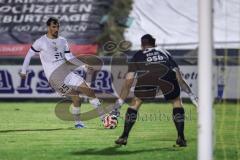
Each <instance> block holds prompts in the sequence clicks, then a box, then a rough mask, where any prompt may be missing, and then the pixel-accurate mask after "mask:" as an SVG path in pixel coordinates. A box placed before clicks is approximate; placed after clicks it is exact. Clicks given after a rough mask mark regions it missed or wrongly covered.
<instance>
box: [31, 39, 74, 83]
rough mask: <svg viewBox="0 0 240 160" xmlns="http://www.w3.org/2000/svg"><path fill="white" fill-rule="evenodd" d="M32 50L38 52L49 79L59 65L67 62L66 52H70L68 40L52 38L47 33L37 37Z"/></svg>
mask: <svg viewBox="0 0 240 160" xmlns="http://www.w3.org/2000/svg"><path fill="white" fill-rule="evenodd" d="M31 50H32V51H34V52H35V53H38V54H39V56H40V59H41V63H42V66H43V70H44V72H45V75H46V77H47V79H48V80H49V77H50V76H51V74H52V73H53V71H54V70H56V69H57V68H58V67H59V66H61V65H62V64H63V63H65V62H66V61H67V60H66V59H65V54H67V53H70V50H69V47H68V43H67V40H66V39H65V38H63V37H60V36H59V37H58V38H56V39H50V38H48V37H47V35H43V36H41V37H40V38H39V39H37V40H36V41H35V42H34V43H33V45H32V47H31Z"/></svg>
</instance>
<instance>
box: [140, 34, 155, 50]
mask: <svg viewBox="0 0 240 160" xmlns="http://www.w3.org/2000/svg"><path fill="white" fill-rule="evenodd" d="M155 42H156V39H155V38H153V36H152V35H150V34H145V35H143V36H142V37H141V43H142V46H146V45H151V46H154V47H155Z"/></svg>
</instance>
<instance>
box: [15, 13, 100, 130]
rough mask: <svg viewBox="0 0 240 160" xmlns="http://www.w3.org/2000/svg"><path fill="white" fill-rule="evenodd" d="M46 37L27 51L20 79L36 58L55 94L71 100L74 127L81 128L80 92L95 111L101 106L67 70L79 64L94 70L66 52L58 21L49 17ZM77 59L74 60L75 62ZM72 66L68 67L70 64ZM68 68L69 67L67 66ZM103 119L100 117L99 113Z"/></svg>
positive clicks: (82, 80) (82, 126)
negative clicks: (31, 61) (38, 59)
mask: <svg viewBox="0 0 240 160" xmlns="http://www.w3.org/2000/svg"><path fill="white" fill-rule="evenodd" d="M47 28H48V31H47V34H45V35H43V36H41V37H40V38H39V39H37V40H36V41H35V42H34V43H33V44H32V46H31V48H30V49H29V51H28V53H27V55H26V57H25V59H24V62H23V66H22V69H21V71H20V73H19V74H20V77H21V78H23V79H25V78H26V75H27V68H28V66H29V63H30V60H31V58H32V57H33V56H34V55H39V56H40V59H41V63H42V66H43V69H44V73H45V75H46V78H47V79H48V81H49V83H50V85H51V86H52V87H53V88H54V89H55V90H56V92H58V93H60V94H62V95H68V96H70V97H71V99H72V105H71V113H72V114H73V117H74V120H75V127H76V128H84V127H85V126H84V124H83V122H82V121H81V120H80V116H79V115H80V105H81V104H80V98H79V93H83V94H85V95H86V96H88V97H89V99H90V100H89V102H90V103H91V104H92V105H93V107H94V108H98V107H100V105H101V103H100V101H99V99H98V98H97V97H96V96H95V93H94V92H93V90H92V89H91V88H90V87H89V86H88V85H87V84H86V82H85V80H84V79H83V78H82V77H81V76H80V75H78V74H75V73H74V72H72V71H70V70H69V68H70V69H71V68H74V67H71V66H74V65H75V68H77V67H76V65H77V66H79V65H82V66H85V69H86V68H87V69H88V70H92V69H93V68H92V67H90V66H88V65H86V64H85V65H84V63H81V61H79V60H78V59H77V58H76V57H75V56H74V55H73V54H72V53H71V52H70V50H69V47H68V43H67V41H66V39H65V38H63V37H61V36H58V31H59V21H58V19H56V18H54V17H51V18H49V19H48V21H47ZM76 60H77V61H76ZM68 62H70V63H73V64H74V65H69V63H68ZM69 66H70V67H69ZM100 116H101V119H103V116H104V115H103V114H100Z"/></svg>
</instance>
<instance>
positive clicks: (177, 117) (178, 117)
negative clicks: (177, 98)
mask: <svg viewBox="0 0 240 160" xmlns="http://www.w3.org/2000/svg"><path fill="white" fill-rule="evenodd" d="M184 119H185V117H184V108H173V121H174V123H175V126H176V129H177V132H178V137H180V138H182V139H184V140H185V137H184Z"/></svg>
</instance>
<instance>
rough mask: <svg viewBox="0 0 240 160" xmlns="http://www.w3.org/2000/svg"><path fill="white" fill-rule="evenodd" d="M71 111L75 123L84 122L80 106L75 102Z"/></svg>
mask: <svg viewBox="0 0 240 160" xmlns="http://www.w3.org/2000/svg"><path fill="white" fill-rule="evenodd" d="M71 113H72V115H73V118H74V121H75V124H82V121H81V119H80V107H75V106H74V105H73V104H71Z"/></svg>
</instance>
